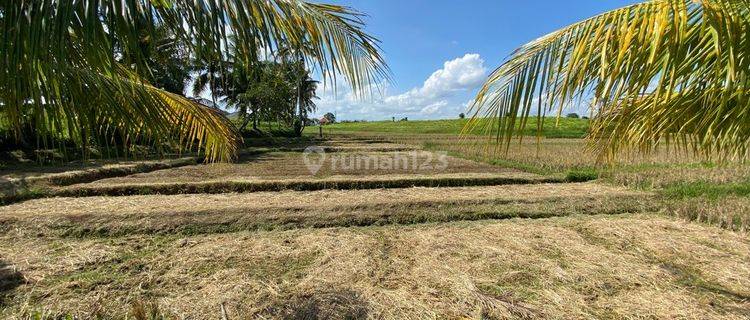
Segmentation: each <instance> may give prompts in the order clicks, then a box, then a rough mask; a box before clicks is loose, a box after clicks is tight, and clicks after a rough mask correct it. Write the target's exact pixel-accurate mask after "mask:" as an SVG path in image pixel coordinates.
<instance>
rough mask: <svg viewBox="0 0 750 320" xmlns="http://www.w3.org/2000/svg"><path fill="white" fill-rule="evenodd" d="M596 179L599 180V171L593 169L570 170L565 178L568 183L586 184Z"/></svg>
mask: <svg viewBox="0 0 750 320" xmlns="http://www.w3.org/2000/svg"><path fill="white" fill-rule="evenodd" d="M596 179H599V171H597V170H596V169H593V168H580V169H572V170H570V171H568V173H567V175H566V176H565V180H566V181H568V182H586V181H591V180H596Z"/></svg>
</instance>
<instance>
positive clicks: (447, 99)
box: [318, 0, 636, 120]
mask: <svg viewBox="0 0 750 320" xmlns="http://www.w3.org/2000/svg"><path fill="white" fill-rule="evenodd" d="M327 2H333V3H336V4H343V5H347V6H350V7H353V8H355V9H357V10H359V11H362V12H365V13H367V14H368V15H369V17H368V18H367V20H366V21H367V31H368V32H369V33H371V34H373V35H375V36H376V37H378V38H379V39H380V40H381V42H382V43H381V46H382V49H383V52H384V54H385V57H386V60H387V62H388V65H389V66H390V67H391V70H392V73H393V81H392V83H390V84H389V85H387V86H385V88H384V90H383V95H382V96H380V95H378V96H376V97H374V98H371V99H367V100H364V101H362V100H357V99H354V98H353V97H352V95H351V94H348V91H347V90H346V88H343V89H342V88H341V87H339V88H340V89H339V90H337V94H336V95H335V96H334V93H333V90H330V88H329V89H328V90H326V91H323V90H320V91H319V92H318V95H319V96H321V98H322V99H321V100H320V101H318V106H319V111H318V113H319V114H323V113H326V112H334V113H336V115H337V117H338V119H342V120H360V119H361V120H385V119H390V118H391V117H397V118H403V117H408V118H409V119H442V118H456V117H457V116H458V114H459V113H460V112H462V111H464V110H465V105H466V104H467V103H468V102H469V101H471V98H472V97H473V94H474V93H476V90H477V88H478V87H479V86H480V85H481V83H482V81H483V80H484V78H485V77H486V75H487V74H488V73H489V72H490V71H491V70H492V69H494V68H496V67H497V66H499V65H500V63H502V61H503V59H504V58H506V57H507V56H508V55H509V54H510V53H511V52H512V51H513V50H514V49H515V48H517V47H519V46H521V45H523V44H524V43H526V42H529V41H531V40H533V39H535V38H538V37H540V36H542V35H544V34H547V33H549V32H552V31H554V30H556V29H559V28H561V27H564V26H566V25H569V24H571V23H574V22H576V21H579V20H583V19H585V18H588V17H591V16H594V15H596V14H598V13H601V12H604V11H607V10H611V9H615V8H618V7H622V6H625V5H628V4H631V3H634V2H636V1H633V0H572V1H560V0H557V1H555V0H528V1H522V0H521V1H518V0H468V1H457V0H454V1H449V0H400V1H397V0H332V1H327Z"/></svg>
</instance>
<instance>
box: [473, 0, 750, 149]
mask: <svg viewBox="0 0 750 320" xmlns="http://www.w3.org/2000/svg"><path fill="white" fill-rule="evenodd" d="M748 44H750V2H748V1H746V0H653V1H648V2H644V3H640V4H634V5H631V6H627V7H624V8H620V9H616V10H613V11H610V12H606V13H603V14H601V15H598V16H595V17H593V18H590V19H587V20H584V21H582V22H579V23H575V24H573V25H570V26H568V27H565V28H563V29H560V30H558V31H555V32H553V33H551V34H548V35H546V36H543V37H541V38H539V39H537V40H534V41H532V42H530V43H528V44H526V45H524V46H522V47H521V48H519V49H517V50H516V51H515V52H514V53H513V54H512V55H511V56H510V57H509V58H508V59H507V60H506V61H505V62H504V63H503V64H502V65H501V66H500V67H499V68H498V69H496V70H495V71H494V72H493V73H492V74H491V75H490V76H489V78H488V80H487V81H486V83H485V84H484V86H483V87H482V88H481V90H480V91H479V93H478V95H477V97H476V99H475V102H474V104H473V106H472V111H473V118H472V121H471V122H470V123H469V125H467V127H466V128H465V131H469V130H481V131H483V132H485V133H487V134H490V135H492V136H493V137H495V138H494V139H496V141H497V142H500V143H502V144H503V146H504V148H505V150H507V147H508V144H509V143H510V140H511V136H513V135H520V134H521V132H522V129H523V127H524V126H526V121H527V119H528V118H529V117H530V116H531V114H532V113H536V114H537V116H538V117H540V119H539V121H538V123H539V124H538V128H537V129H538V130H540V133H541V128H542V127H541V126H542V121H541V120H543V119H541V117H543V116H544V115H546V114H548V113H554V114H556V115H557V117H558V119H559V117H560V116H561V115H562V112H563V110H564V109H566V108H568V106H570V105H571V104H573V103H574V102H575V101H576V100H578V99H584V98H587V97H591V108H592V113H593V115H594V119H592V122H591V126H592V127H591V129H590V133H589V135H588V139H589V141H590V142H591V144H590V146H592V147H593V150H594V151H595V152H597V153H598V155H599V156H600V159H601V160H608V161H611V160H613V159H614V158H615V157H616V156H617V155H618V153H619V152H620V151H622V150H625V149H630V150H633V149H634V150H638V151H641V152H649V151H651V150H653V149H654V148H655V147H656V146H657V145H658V144H660V143H662V142H665V141H666V142H669V141H678V142H679V143H677V144H673V145H676V146H678V148H681V149H682V148H684V149H687V150H691V151H694V152H696V153H700V154H703V155H706V156H711V155H718V156H720V157H721V158H722V159H742V158H746V157H747V155H748V143H749V142H748V141H750V45H748Z"/></svg>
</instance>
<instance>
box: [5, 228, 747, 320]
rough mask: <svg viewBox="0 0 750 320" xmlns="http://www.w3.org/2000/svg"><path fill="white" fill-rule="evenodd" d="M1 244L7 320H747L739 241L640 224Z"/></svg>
mask: <svg viewBox="0 0 750 320" xmlns="http://www.w3.org/2000/svg"><path fill="white" fill-rule="evenodd" d="M0 243H2V245H0V255H1V256H2V257H3V260H5V261H6V262H7V263H9V264H10V265H12V266H13V267H14V268H16V270H18V272H20V273H21V274H22V275H23V277H24V279H25V283H24V284H20V285H19V286H18V287H17V288H16V289H15V291H14V293H13V294H12V296H11V297H10V298H9V300H8V302H9V304H7V305H6V308H5V309H4V310H3V311H2V312H3V314H4V315H5V316H6V317H11V318H13V317H19V316H22V315H24V314H29V313H30V312H34V311H39V310H40V308H43V309H44V310H47V311H48V312H50V313H57V312H61V313H74V314H78V315H82V316H90V315H92V314H100V315H101V314H104V315H109V316H113V315H114V316H118V315H119V316H124V315H126V314H128V313H131V312H132V310H133V308H132V306H133V303H134V302H135V301H141V302H146V303H150V302H153V303H154V304H156V305H158V309H159V310H160V312H162V313H164V314H166V315H171V316H176V317H180V318H183V317H186V318H194V319H206V318H218V317H220V314H221V306H222V305H223V306H224V307H225V310H226V312H227V314H228V316H229V318H230V319H234V318H237V317H240V316H242V317H251V318H253V317H274V318H277V317H278V318H280V317H283V316H287V317H290V316H294V315H297V316H311V315H332V316H334V317H336V318H339V317H344V316H354V317H362V316H366V317H368V318H372V319H423V318H436V317H437V318H475V319H479V318H498V319H499V318H532V317H534V318H538V317H543V318H662V319H663V318H693V319H697V318H699V319H707V318H712V319H743V318H747V317H748V316H749V315H750V313H749V312H748V310H749V309H750V302H749V301H750V291H749V289H748V288H750V268H748V265H747V261H750V238H748V237H747V235H743V234H738V233H734V232H729V231H723V230H721V229H717V228H713V227H708V226H702V225H698V224H690V223H686V222H682V221H676V220H671V219H668V218H663V217H658V216H651V215H625V216H572V217H567V218H553V219H541V220H517V219H514V220H506V221H493V222H460V223H448V224H427V225H415V226H388V227H367V228H333V229H300V230H291V231H274V232H238V233H231V234H221V235H200V236H191V237H186V238H185V237H181V236H172V235H162V236H153V235H152V236H129V237H124V238H105V239H97V238H90V239H60V238H54V237H53V238H50V237H45V236H42V237H35V236H29V237H23V238H16V237H8V236H7V235H6V236H3V237H0Z"/></svg>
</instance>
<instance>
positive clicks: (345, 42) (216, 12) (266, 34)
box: [0, 0, 388, 160]
mask: <svg viewBox="0 0 750 320" xmlns="http://www.w3.org/2000/svg"><path fill="white" fill-rule="evenodd" d="M361 18H362V14H361V13H359V12H357V11H354V10H352V9H350V8H347V7H342V6H334V5H324V4H313V3H309V2H306V1H302V0H218V1H213V0H196V1H173V0H160V1H156V0H124V1H108V0H76V1H62V0H35V1H20V2H18V1H2V2H0V28H1V29H2V30H1V31H0V56H2V57H3V58H2V59H0V116H1V117H2V118H4V119H3V120H4V121H5V122H7V123H8V124H9V125H10V126H11V128H12V129H13V131H14V132H15V134H16V136H17V138H18V139H21V138H23V137H22V132H23V127H24V126H26V125H28V124H29V123H33V127H34V128H35V133H36V134H37V136H38V137H47V136H57V137H61V136H64V137H68V138H71V139H74V140H76V141H78V142H79V143H80V144H81V145H84V146H85V145H86V144H87V143H89V142H90V141H92V139H93V138H92V136H95V135H97V134H99V133H102V132H105V133H106V134H112V133H117V134H120V135H122V137H123V139H125V140H127V141H133V139H135V138H139V139H150V140H153V141H161V140H167V139H168V138H173V137H174V135H175V134H177V137H179V138H181V139H183V140H182V142H183V143H184V146H193V145H199V146H201V147H203V148H205V149H206V155H207V158H208V159H210V160H222V159H227V158H228V157H231V155H232V154H233V152H234V150H235V149H236V144H237V142H238V141H239V139H238V138H236V136H234V133H233V131H234V130H232V129H231V128H230V127H229V123H228V122H227V121H225V119H222V117H221V116H220V115H219V114H218V113H215V112H213V111H211V110H207V109H205V108H200V107H199V106H197V105H195V104H193V103H191V102H189V101H186V100H185V99H182V98H180V97H178V96H175V95H172V94H169V93H167V92H166V91H163V90H160V89H157V88H154V87H152V86H150V85H149V84H147V83H146V82H145V81H144V80H143V79H142V78H143V77H141V76H139V75H142V74H147V73H148V70H149V66H148V62H147V59H146V57H144V55H143V52H142V50H141V49H142V48H141V47H142V44H143V37H144V34H145V35H146V37H153V36H155V35H156V34H155V32H156V30H157V29H158V28H166V29H167V30H169V32H170V33H171V34H174V35H175V36H177V37H178V38H179V40H180V41H183V42H184V43H186V46H187V50H189V51H190V54H191V55H192V56H193V57H195V58H196V59H197V60H201V59H202V58H204V57H209V58H213V59H219V61H215V63H216V64H217V65H219V66H221V64H222V63H223V62H224V61H222V60H224V59H225V58H226V54H225V49H226V48H228V47H229V46H230V45H234V46H236V47H238V48H239V49H238V50H237V52H238V53H239V56H238V57H234V58H235V59H244V60H245V61H248V62H251V61H255V60H256V58H257V55H258V52H259V51H260V50H263V49H266V50H274V49H275V48H278V47H280V46H282V44H289V45H291V46H294V45H295V44H298V43H309V44H311V46H312V47H313V48H314V50H311V51H310V52H308V53H307V55H306V58H307V59H308V60H309V61H311V62H313V63H315V64H316V65H317V66H319V68H320V70H322V72H323V73H324V75H325V76H326V78H327V79H331V80H330V81H336V75H337V74H340V75H342V76H343V78H344V79H345V80H346V81H347V82H348V83H349V84H350V85H351V86H352V87H353V88H355V89H361V90H365V89H366V88H367V87H368V84H370V83H374V82H377V81H379V80H381V79H384V78H387V77H388V69H387V67H386V65H385V62H384V61H383V59H382V56H381V55H380V51H379V48H378V41H377V39H375V38H373V37H372V36H370V35H368V34H367V33H365V32H364V31H363V27H364V24H363V22H362V20H361ZM229 39H236V40H235V41H233V43H230V40H229Z"/></svg>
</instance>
